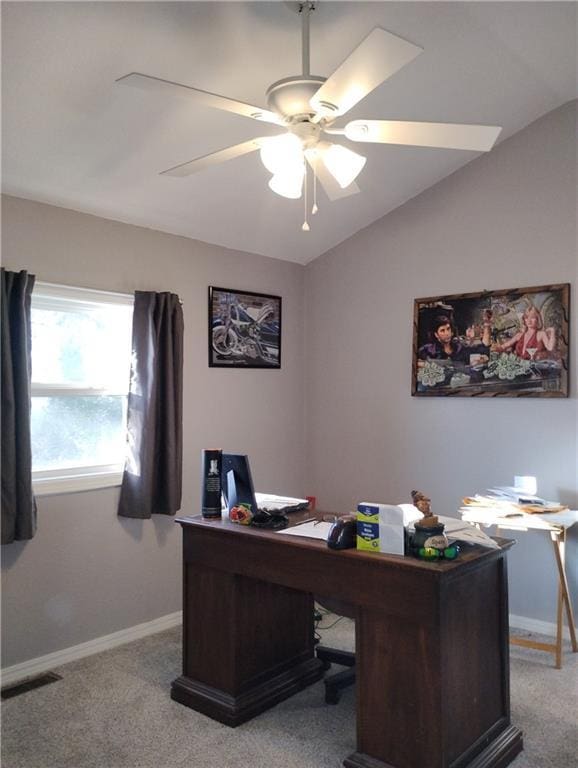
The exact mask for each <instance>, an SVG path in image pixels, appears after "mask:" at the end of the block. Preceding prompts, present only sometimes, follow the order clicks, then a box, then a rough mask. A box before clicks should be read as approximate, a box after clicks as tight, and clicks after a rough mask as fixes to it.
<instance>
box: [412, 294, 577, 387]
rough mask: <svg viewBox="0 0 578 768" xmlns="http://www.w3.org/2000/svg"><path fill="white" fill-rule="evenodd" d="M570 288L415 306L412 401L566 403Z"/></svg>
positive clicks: (463, 296) (450, 299) (439, 300)
mask: <svg viewBox="0 0 578 768" xmlns="http://www.w3.org/2000/svg"><path fill="white" fill-rule="evenodd" d="M569 333H570V285H569V284H568V283H562V284H558V285H541V286H533V287H529V288H511V289H505V290H496V291H482V292H478V293H462V294H454V295H451V296H448V295H445V296H432V297H429V298H424V299H415V301H414V318H413V351H412V395H416V396H418V397H432V396H433V397H435V396H437V397H440V396H441V397H447V396H454V397H455V396H467V397H472V396H475V397H496V396H501V397H568V350H569V342H570V339H569Z"/></svg>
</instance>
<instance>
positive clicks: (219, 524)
mask: <svg viewBox="0 0 578 768" xmlns="http://www.w3.org/2000/svg"><path fill="white" fill-rule="evenodd" d="M329 514H330V513H327V512H314V513H312V512H310V511H308V510H304V511H302V512H293V513H291V514H290V515H289V519H290V525H298V524H299V523H300V522H302V521H303V520H309V519H311V518H313V517H318V518H319V519H320V520H321V519H323V517H326V516H327V515H329ZM175 522H177V523H180V524H181V525H182V526H183V528H194V529H200V530H203V531H207V532H214V533H215V534H217V535H225V536H235V537H251V539H254V538H255V537H256V538H257V539H261V540H263V541H268V542H276V543H280V544H281V545H282V546H283V547H293V548H297V549H301V550H304V549H306V550H318V551H320V552H324V553H326V554H328V555H329V556H332V557H338V558H356V559H362V560H364V561H367V562H371V563H375V564H378V563H383V565H386V564H387V565H389V566H390V567H396V568H402V569H407V568H409V569H412V570H416V569H419V570H425V571H430V572H431V571H432V570H433V571H436V572H438V573H440V574H442V573H447V572H448V571H453V570H455V569H458V568H460V567H462V566H464V565H465V564H466V563H473V561H476V560H480V559H482V558H485V557H492V556H496V554H500V552H502V551H504V550H507V549H509V548H510V547H512V546H513V545H514V544H515V543H516V542H515V540H513V539H505V538H499V537H493V538H494V539H495V540H496V541H497V542H498V543H499V544H500V549H489V548H486V547H481V546H479V545H474V546H470V545H464V546H463V547H462V549H461V552H460V554H459V556H458V558H457V559H456V560H438V561H433V562H428V561H424V560H419V559H418V558H415V557H411V556H407V555H390V554H386V553H382V552H362V551H360V550H357V549H354V548H352V549H341V550H335V549H329V548H328V547H327V544H326V542H325V541H322V540H319V539H312V538H306V537H301V536H280V535H279V532H278V531H272V530H267V529H263V528H253V527H251V526H247V525H240V524H239V523H232V522H231V521H230V520H229V519H228V518H226V517H223V518H214V519H207V518H203V517H202V516H201V515H194V516H190V517H184V516H183V517H178V518H177V519H176V520H175Z"/></svg>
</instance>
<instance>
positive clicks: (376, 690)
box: [343, 558, 522, 768]
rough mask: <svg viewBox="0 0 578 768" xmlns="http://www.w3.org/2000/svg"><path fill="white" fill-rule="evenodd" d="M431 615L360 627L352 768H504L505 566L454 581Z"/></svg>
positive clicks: (507, 758) (368, 620) (513, 743)
mask: <svg viewBox="0 0 578 768" xmlns="http://www.w3.org/2000/svg"><path fill="white" fill-rule="evenodd" d="M432 605H433V608H432V612H431V613H430V614H429V615H427V616H424V615H416V616H415V617H411V616H410V617H407V616H397V615H396V616H388V615H386V614H381V613H380V612H379V611H377V610H370V609H365V608H360V609H359V611H358V615H357V618H356V627H355V635H356V698H357V750H356V752H354V753H353V754H351V755H349V756H348V757H347V758H346V759H345V760H344V763H343V765H344V766H345V768H505V766H507V765H508V764H509V763H510V762H511V761H512V760H513V759H514V758H515V757H516V755H517V754H518V752H520V750H521V749H522V734H521V732H520V731H519V730H518V728H516V727H514V726H512V725H511V724H510V704H509V666H508V662H509V654H508V604H507V573H506V562H505V558H500V559H499V560H495V561H492V562H489V563H488V564H487V565H485V566H484V567H479V568H477V569H472V570H471V571H469V572H468V573H467V577H463V576H462V574H461V572H458V573H457V574H456V577H455V578H454V579H451V580H449V579H448V580H447V581H446V583H445V584H444V587H443V589H442V591H441V592H440V594H439V595H438V596H437V599H434V600H433V603H432Z"/></svg>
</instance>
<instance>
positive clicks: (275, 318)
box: [209, 286, 281, 368]
mask: <svg viewBox="0 0 578 768" xmlns="http://www.w3.org/2000/svg"><path fill="white" fill-rule="evenodd" d="M209 367H211V368H280V367H281V297H280V296H269V295H268V294H265V293H254V292H253V291H240V290H235V289H233V288H216V287H215V286H209Z"/></svg>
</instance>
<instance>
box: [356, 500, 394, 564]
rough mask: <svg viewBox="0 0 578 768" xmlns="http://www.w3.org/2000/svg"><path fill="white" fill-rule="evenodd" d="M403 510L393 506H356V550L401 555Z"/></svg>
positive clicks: (370, 504)
mask: <svg viewBox="0 0 578 768" xmlns="http://www.w3.org/2000/svg"><path fill="white" fill-rule="evenodd" d="M403 532H404V528H403V510H402V509H401V508H400V507H398V506H395V505H393V504H377V503H374V502H368V501H362V502H361V503H360V504H358V505H357V549H361V550H364V551H365V552H385V553H387V554H390V555H403V553H404V548H403V541H404V538H403Z"/></svg>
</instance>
